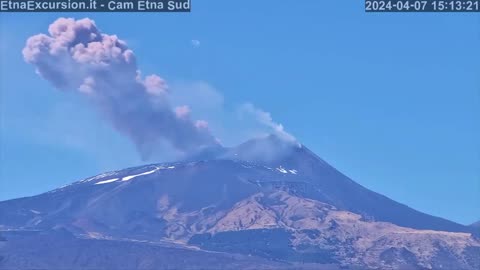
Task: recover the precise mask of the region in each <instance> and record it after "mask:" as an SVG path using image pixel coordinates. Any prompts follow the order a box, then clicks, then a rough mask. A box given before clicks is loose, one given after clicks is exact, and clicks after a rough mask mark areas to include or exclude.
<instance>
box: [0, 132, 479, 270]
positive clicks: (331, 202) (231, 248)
mask: <svg viewBox="0 0 480 270" xmlns="http://www.w3.org/2000/svg"><path fill="white" fill-rule="evenodd" d="M0 229H1V231H0V234H2V235H3V238H4V239H5V240H6V241H3V245H0V269H32V268H35V269H36V268H48V269H67V268H68V269H92V268H95V269H164V268H168V269H172V268H173V269H186V268H188V269H244V268H251V269H339V268H347V269H479V268H480V256H479V254H480V240H479V239H478V236H476V235H475V231H474V230H476V227H474V226H464V225H461V224H457V223H455V222H451V221H448V220H445V219H442V218H438V217H434V216H430V215H428V214H425V213H421V212H419V211H416V210H414V209H412V208H410V207H408V206H406V205H403V204H400V203H398V202H395V201H393V200H391V199H389V198H387V197H385V196H382V195H380V194H378V193H375V192H373V191H371V190H368V189H366V188H364V187H363V186H361V185H359V184H357V183H355V182H354V181H352V180H351V179H349V178H348V177H347V176H345V175H343V174H342V173H340V172H339V171H337V170H336V169H335V168H333V167H332V166H330V165H329V164H328V163H327V162H325V161H324V160H322V159H321V158H320V157H318V156H317V155H315V154H314V153H313V152H311V151H310V150H309V149H308V148H306V147H305V146H304V145H301V144H299V143H296V142H292V141H285V140H283V139H281V138H279V137H276V136H273V135H271V136H268V137H265V138H259V139H254V140H250V141H247V142H245V143H243V144H241V145H239V146H237V147H233V148H222V147H219V146H218V147H214V148H209V149H205V150H204V151H202V152H200V153H198V154H197V155H193V156H192V157H190V158H189V159H188V160H186V161H183V162H174V163H161V164H151V165H145V166H140V167H135V168H128V169H124V170H119V171H113V172H106V173H103V174H99V175H97V176H93V177H90V178H87V179H84V180H80V181H77V182H74V183H72V184H70V185H68V186H65V187H62V188H58V189H55V190H52V191H49V192H47V193H43V194H40V195H37V196H33V197H27V198H19V199H14V200H8V201H3V202H0Z"/></svg>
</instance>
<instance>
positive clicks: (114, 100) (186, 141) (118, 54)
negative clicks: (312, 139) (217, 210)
mask: <svg viewBox="0 0 480 270" xmlns="http://www.w3.org/2000/svg"><path fill="white" fill-rule="evenodd" d="M48 33H49V34H48V35H46V34H38V35H34V36H32V37H30V38H29V39H28V40H27V42H26V46H25V48H24V49H23V51H22V52H23V57H24V59H25V61H26V62H27V63H30V64H32V65H33V66H34V67H35V68H36V71H37V73H38V74H39V75H40V76H41V77H43V78H44V79H46V80H48V81H49V82H50V83H51V84H52V85H53V86H54V87H55V88H57V89H59V90H62V91H76V92H77V93H78V94H79V96H83V97H85V98H87V99H89V100H90V102H91V104H92V105H93V106H94V107H95V108H96V109H97V110H98V112H99V113H100V114H101V115H102V116H103V117H104V118H105V119H107V121H108V122H109V123H110V124H111V125H112V126H113V127H114V128H115V129H116V130H118V131H119V132H121V133H122V134H124V135H126V136H128V137H129V138H130V139H131V140H132V141H133V142H134V143H135V145H136V146H137V148H138V150H139V151H140V153H141V155H142V158H144V159H147V158H148V157H149V154H150V153H151V152H152V149H154V148H156V147H157V146H158V145H161V144H165V143H167V144H169V145H171V146H172V147H173V148H174V149H175V150H177V151H179V152H180V153H191V152H195V151H197V150H198V149H200V148H202V147H208V146H213V145H218V142H217V140H216V139H215V137H214V136H213V135H212V134H211V132H210V131H209V129H208V123H207V122H205V121H204V120H193V119H191V116H190V114H189V112H190V110H189V108H188V107H187V106H184V107H179V108H173V107H172V106H171V105H170V103H169V101H168V95H169V91H168V87H167V84H166V82H165V80H163V79H162V78H161V77H159V76H158V75H149V76H146V77H145V78H142V76H141V74H140V71H139V69H138V66H137V63H136V59H135V54H134V52H133V51H132V50H131V49H129V48H128V46H127V44H126V43H125V42H124V41H122V40H121V39H119V38H118V37H117V36H116V35H108V34H105V33H102V32H101V31H100V30H99V29H98V28H97V26H96V25H95V22H94V21H93V20H90V19H88V18H86V19H81V20H74V19H71V18H59V19H57V20H56V21H55V22H53V23H52V24H51V25H50V27H49V29H48Z"/></svg>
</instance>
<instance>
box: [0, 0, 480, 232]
mask: <svg viewBox="0 0 480 270" xmlns="http://www.w3.org/2000/svg"><path fill="white" fill-rule="evenodd" d="M280 2H282V1H254V0H251V1H220V0H218V1H198V0H197V1H193V8H192V12H191V13H190V14H187V13H183V14H113V13H112V14H100V13H99V14H85V13H83V14H74V13H70V14H61V13H56V14H55V13H45V14H40V13H38V14H5V13H3V14H2V15H1V16H0V22H1V28H0V61H1V62H0V68H1V69H0V87H1V88H0V90H1V91H0V94H1V100H0V101H1V103H0V106H1V107H0V113H1V115H0V116H1V137H0V139H1V140H0V147H1V148H0V152H1V160H0V162H1V165H0V170H1V171H0V177H1V178H0V200H5V199H10V198H16V197H21V196H29V195H34V194H38V193H41V192H45V191H48V190H51V189H53V188H56V187H59V186H61V185H64V184H67V183H70V182H73V181H75V180H80V179H82V178H86V177H88V176H91V175H94V174H98V173H101V172H103V171H106V170H112V169H121V168H124V167H128V166H133V165H138V164H141V163H142V161H141V160H140V158H139V157H138V154H137V152H136V151H135V147H134V146H133V145H132V143H131V142H130V141H129V140H127V139H126V138H124V137H123V136H122V135H119V134H118V133H116V132H114V131H112V129H111V127H110V126H109V125H107V124H106V123H105V121H104V120H103V119H101V118H99V117H98V116H97V114H96V112H95V110H94V109H92V107H91V106H88V104H87V102H86V101H84V100H82V99H79V98H78V97H77V96H75V94H74V93H72V92H67V93H62V92H60V91H58V90H55V89H53V87H52V86H51V85H50V84H49V83H48V82H47V81H45V80H43V79H41V78H40V77H39V76H38V75H36V74H35V72H34V68H33V67H32V66H31V65H28V64H26V63H25V62H24V61H23V58H22V54H21V50H22V48H23V47H24V45H25V41H26V39H27V38H28V37H29V36H32V35H34V34H37V33H45V32H47V29H48V25H49V24H50V23H52V22H53V21H54V20H55V19H56V18H58V17H60V16H64V17H74V18H76V19H79V18H84V17H89V18H91V19H93V20H95V21H96V24H97V26H98V27H99V28H101V29H102V31H104V32H106V33H109V34H117V35H118V36H119V37H120V38H121V39H124V40H126V41H127V42H128V44H129V46H130V47H131V48H132V49H133V50H134V51H135V54H136V56H137V59H138V62H139V67H140V68H141V69H142V72H145V73H146V74H148V73H157V74H159V75H161V76H162V77H164V78H166V79H167V80H168V81H169V82H173V83H175V82H184V83H190V82H203V83H204V84H207V85H209V87H212V88H214V89H216V90H215V91H217V92H218V93H221V95H223V100H224V103H223V104H222V106H224V107H225V108H234V107H235V106H236V105H238V104H241V103H243V102H252V103H254V104H255V105H257V106H259V107H261V108H262V109H263V110H265V111H268V112H270V113H271V114H272V116H273V118H274V120H275V121H277V122H279V123H282V124H283V125H284V126H285V128H286V129H287V131H288V132H290V133H292V134H293V135H294V136H296V138H297V139H298V140H299V141H300V142H302V143H303V144H305V145H306V146H307V147H309V148H310V149H312V150H313V151H314V152H316V153H317V154H318V155H319V156H321V157H322V158H324V159H325V160H327V161H328V162H329V163H331V164H332V165H333V166H335V167H336V168H337V169H339V170H340V171H342V172H343V173H345V174H346V175H348V176H350V177H351V178H352V179H354V180H355V181H357V182H358V183H360V184H362V185H364V186H366V187H368V188H370V189H372V190H374V191H377V192H379V193H382V194H384V195H386V196H388V197H390V198H392V199H394V200H397V201H399V202H402V203H405V204H407V205H409V206H411V207H413V208H416V209H418V210H421V211H424V212H426V213H429V214H433V215H437V216H441V217H444V218H448V219H451V220H453V221H457V222H460V223H464V224H469V223H472V222H474V221H476V220H479V219H480V140H479V138H480V121H479V120H480V98H479V74H480V68H479V60H480V59H479V58H480V54H479V48H480V17H479V16H478V15H475V14H429V13H419V14H366V13H364V11H363V8H364V4H363V2H362V1H348V3H347V1H299V2H292V1H288V2H287V1H284V3H280ZM354 2H355V3H354ZM192 40H197V41H198V42H196V41H195V42H193V43H192ZM233 126H235V124H234V123H233V124H230V125H227V127H226V128H224V130H223V131H219V132H218V134H219V135H218V136H219V137H220V139H223V140H224V141H225V142H238V138H236V137H235V136H234V135H233V134H234V133H236V132H237V131H236V130H235V128H233Z"/></svg>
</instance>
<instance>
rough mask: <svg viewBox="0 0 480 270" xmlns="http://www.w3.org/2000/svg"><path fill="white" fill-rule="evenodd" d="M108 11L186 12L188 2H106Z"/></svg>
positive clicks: (188, 6)
mask: <svg viewBox="0 0 480 270" xmlns="http://www.w3.org/2000/svg"><path fill="white" fill-rule="evenodd" d="M107 5H108V9H109V10H138V11H144V10H165V9H167V10H188V9H190V1H183V2H179V1H168V2H166V3H164V2H155V1H148V0H145V1H143V0H139V1H131V2H128V1H127V2H124V1H119V2H117V1H109V2H108V4H107Z"/></svg>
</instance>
